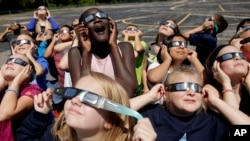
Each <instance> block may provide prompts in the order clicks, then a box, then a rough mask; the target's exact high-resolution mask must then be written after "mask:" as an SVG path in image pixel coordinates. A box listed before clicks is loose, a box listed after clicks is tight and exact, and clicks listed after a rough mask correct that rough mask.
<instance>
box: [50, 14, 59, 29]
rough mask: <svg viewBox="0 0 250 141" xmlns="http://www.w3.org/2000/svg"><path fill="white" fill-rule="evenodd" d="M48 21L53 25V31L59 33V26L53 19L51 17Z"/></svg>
mask: <svg viewBox="0 0 250 141" xmlns="http://www.w3.org/2000/svg"><path fill="white" fill-rule="evenodd" d="M48 21H49V22H50V24H51V27H52V30H54V31H57V30H58V29H59V24H58V23H57V22H56V21H55V20H54V19H53V18H52V17H49V18H48Z"/></svg>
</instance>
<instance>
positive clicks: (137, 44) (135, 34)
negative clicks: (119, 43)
mask: <svg viewBox="0 0 250 141" xmlns="http://www.w3.org/2000/svg"><path fill="white" fill-rule="evenodd" d="M122 36H123V41H128V42H130V43H131V44H132V45H133V48H134V55H135V63H136V64H135V67H136V68H135V71H136V77H137V84H138V90H137V95H140V94H141V92H142V88H143V86H142V65H143V58H144V51H145V48H146V47H147V44H146V42H145V41H143V40H141V38H142V32H141V30H139V29H138V27H137V26H136V25H128V26H127V27H126V29H125V30H123V31H122Z"/></svg>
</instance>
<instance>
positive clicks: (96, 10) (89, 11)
mask: <svg viewBox="0 0 250 141" xmlns="http://www.w3.org/2000/svg"><path fill="white" fill-rule="evenodd" d="M97 12H102V11H101V10H100V9H97V8H91V9H89V10H87V11H86V12H84V13H85V14H84V16H85V17H86V16H88V15H90V14H95V13H97Z"/></svg>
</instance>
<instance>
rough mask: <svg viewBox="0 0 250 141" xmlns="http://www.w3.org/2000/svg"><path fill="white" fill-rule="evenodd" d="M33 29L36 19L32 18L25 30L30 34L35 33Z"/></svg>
mask: <svg viewBox="0 0 250 141" xmlns="http://www.w3.org/2000/svg"><path fill="white" fill-rule="evenodd" d="M35 27H36V19H35V18H32V19H31V21H30V22H29V23H28V25H27V30H28V31H30V32H35Z"/></svg>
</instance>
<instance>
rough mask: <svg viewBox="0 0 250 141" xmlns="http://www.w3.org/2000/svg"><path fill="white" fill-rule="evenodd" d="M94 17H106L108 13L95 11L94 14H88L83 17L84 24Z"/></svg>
mask: <svg viewBox="0 0 250 141" xmlns="http://www.w3.org/2000/svg"><path fill="white" fill-rule="evenodd" d="M95 17H97V18H100V19H108V14H107V13H103V12H96V13H94V14H90V15H88V16H87V17H85V18H84V24H87V23H89V22H91V21H93V20H94V19H95Z"/></svg>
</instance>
